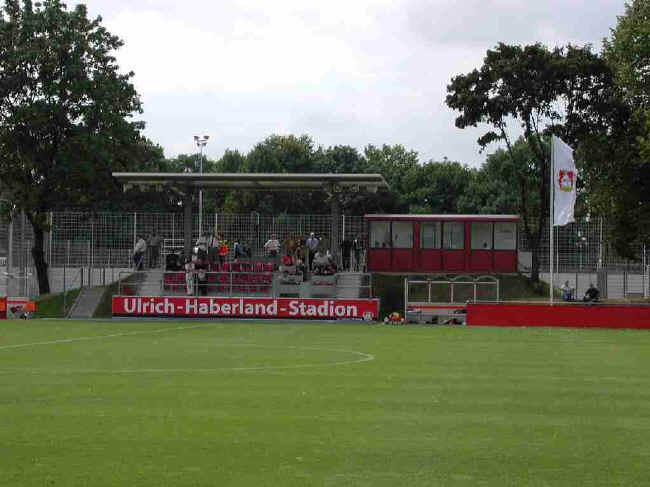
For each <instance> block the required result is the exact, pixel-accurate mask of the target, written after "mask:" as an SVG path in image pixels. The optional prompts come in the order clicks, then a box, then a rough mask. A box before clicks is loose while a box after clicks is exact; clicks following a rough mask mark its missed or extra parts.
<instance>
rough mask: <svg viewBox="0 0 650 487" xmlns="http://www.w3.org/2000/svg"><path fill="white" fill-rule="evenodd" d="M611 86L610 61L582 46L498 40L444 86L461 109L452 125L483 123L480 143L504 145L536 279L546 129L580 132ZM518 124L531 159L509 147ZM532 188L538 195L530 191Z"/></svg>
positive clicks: (545, 187) (544, 214)
mask: <svg viewBox="0 0 650 487" xmlns="http://www.w3.org/2000/svg"><path fill="white" fill-rule="evenodd" d="M610 85H611V72H610V70H609V68H608V67H607V65H606V64H605V62H604V61H603V60H602V59H601V58H600V57H599V56H598V55H596V54H594V53H592V52H591V50H590V48H589V47H588V46H587V47H584V48H578V47H573V46H567V47H566V48H555V49H553V50H549V49H547V48H546V47H544V46H542V45H541V44H533V45H529V46H523V47H522V46H513V45H507V44H503V43H500V44H499V45H498V46H497V47H496V48H495V49H493V50H488V51H487V54H486V57H485V59H484V62H483V65H482V66H481V68H480V69H474V70H473V71H471V72H470V73H468V74H466V75H459V76H456V77H454V78H452V80H451V83H450V84H449V85H448V87H447V92H448V95H447V105H448V106H449V107H450V108H452V109H455V110H458V111H459V112H460V115H459V116H458V117H457V118H456V126H457V127H459V128H466V127H476V126H478V125H479V124H486V125H487V127H488V128H487V130H486V132H485V133H483V135H481V136H480V137H479V139H478V144H479V145H480V146H481V148H482V149H485V147H486V146H488V145H489V144H491V143H493V142H502V143H504V144H505V146H506V150H507V153H508V154H509V156H510V159H511V162H512V165H511V168H512V170H513V174H514V175H515V177H516V180H517V192H518V195H519V205H518V206H519V210H520V214H521V216H522V219H523V230H524V232H525V233H526V237H527V239H528V240H529V242H531V246H532V250H533V257H532V265H533V267H532V279H533V280H538V279H539V245H540V242H541V238H542V235H543V232H544V231H545V229H546V225H547V221H548V219H547V218H548V205H549V179H550V154H549V147H548V142H547V139H546V136H547V135H549V134H551V133H555V134H561V135H564V134H566V133H572V134H580V133H582V132H583V131H584V130H585V129H584V127H585V116H584V113H585V111H587V110H589V109H590V108H591V107H593V106H594V105H598V104H600V103H601V102H602V101H601V98H602V96H603V93H604V92H605V91H606V90H605V88H608V87H609V86H610ZM516 123H518V124H519V126H520V128H521V132H520V133H521V136H522V137H523V140H524V141H525V144H526V146H527V150H528V151H529V156H530V157H529V158H521V157H518V155H517V154H516V153H515V147H514V141H513V137H512V136H511V133H512V132H513V126H514V125H515V124H516ZM531 178H532V183H533V184H531ZM532 192H535V193H536V194H535V195H534V196H531V194H530V193H532ZM533 201H535V204H534V205H531V203H532V202H533Z"/></svg>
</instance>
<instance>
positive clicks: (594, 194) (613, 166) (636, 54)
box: [581, 0, 650, 259]
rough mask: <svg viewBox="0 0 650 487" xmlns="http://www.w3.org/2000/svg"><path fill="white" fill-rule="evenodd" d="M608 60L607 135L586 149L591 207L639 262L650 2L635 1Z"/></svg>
mask: <svg viewBox="0 0 650 487" xmlns="http://www.w3.org/2000/svg"><path fill="white" fill-rule="evenodd" d="M603 55H604V57H605V59H606V61H607V62H608V63H609V66H610V67H611V69H612V71H613V75H614V79H615V82H616V86H615V92H614V94H613V95H612V102H611V103H610V104H609V106H608V110H606V111H604V117H605V118H606V122H607V123H606V126H607V128H606V130H603V131H599V132H592V133H590V134H589V135H588V136H587V137H586V138H585V141H586V143H585V144H583V147H582V148H581V156H582V158H583V159H584V160H585V162H586V164H585V171H584V173H585V174H584V175H585V182H586V185H587V187H588V188H589V194H590V200H591V201H590V202H591V204H592V205H593V206H594V207H595V208H596V209H597V210H598V211H600V212H601V213H602V214H605V215H607V216H608V217H610V218H609V221H611V222H612V225H609V227H610V232H611V234H610V236H609V237H610V241H612V243H613V246H614V248H615V250H616V251H617V252H618V253H619V254H621V255H623V256H625V257H628V258H633V259H634V258H638V252H637V251H636V250H637V249H634V248H633V245H634V244H635V243H638V242H639V241H647V240H648V239H649V238H650V166H649V165H648V162H647V161H648V160H649V159H650V69H648V67H649V66H650V2H649V1H648V0H634V1H632V2H631V3H630V4H627V5H626V8H625V14H624V15H622V16H621V17H619V18H618V23H617V25H616V28H615V29H613V30H612V35H611V39H605V40H604V41H603Z"/></svg>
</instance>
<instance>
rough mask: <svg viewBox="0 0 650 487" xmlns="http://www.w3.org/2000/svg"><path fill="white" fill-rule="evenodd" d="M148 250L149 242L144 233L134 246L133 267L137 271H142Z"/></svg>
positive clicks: (139, 236)
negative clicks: (146, 240)
mask: <svg viewBox="0 0 650 487" xmlns="http://www.w3.org/2000/svg"><path fill="white" fill-rule="evenodd" d="M146 251H147V242H145V240H144V238H142V235H138V238H137V239H136V242H135V247H133V267H134V268H135V270H136V271H141V270H142V267H143V264H144V254H145V252H146Z"/></svg>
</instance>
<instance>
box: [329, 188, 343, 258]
mask: <svg viewBox="0 0 650 487" xmlns="http://www.w3.org/2000/svg"><path fill="white" fill-rule="evenodd" d="M338 189H339V188H337V187H334V188H332V193H331V196H330V198H331V203H330V204H331V207H332V228H331V235H330V239H331V240H330V249H331V252H332V256H333V257H334V262H336V263H337V265H340V264H341V262H339V255H340V252H339V219H340V218H341V202H340V201H339V195H338V193H337V190H338Z"/></svg>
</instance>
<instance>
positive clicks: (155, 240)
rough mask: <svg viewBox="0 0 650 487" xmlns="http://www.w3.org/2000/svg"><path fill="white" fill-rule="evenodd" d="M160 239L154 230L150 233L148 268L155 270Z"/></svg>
mask: <svg viewBox="0 0 650 487" xmlns="http://www.w3.org/2000/svg"><path fill="white" fill-rule="evenodd" d="M161 241H162V238H161V237H160V235H158V234H157V233H156V231H155V230H154V231H153V232H151V237H150V238H149V251H150V253H149V267H150V268H151V269H155V268H156V267H158V259H159V257H160V242H161Z"/></svg>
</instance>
